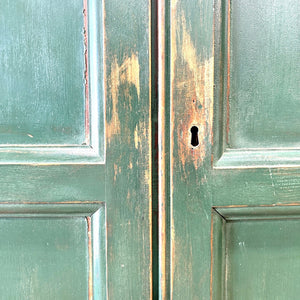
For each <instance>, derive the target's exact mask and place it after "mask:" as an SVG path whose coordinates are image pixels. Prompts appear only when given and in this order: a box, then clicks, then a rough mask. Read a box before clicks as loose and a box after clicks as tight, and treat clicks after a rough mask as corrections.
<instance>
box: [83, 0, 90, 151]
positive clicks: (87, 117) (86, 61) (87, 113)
mask: <svg viewBox="0 0 300 300" xmlns="http://www.w3.org/2000/svg"><path fill="white" fill-rule="evenodd" d="M87 9H88V3H87V0H83V22H84V28H83V39H84V66H85V70H84V81H85V144H86V145H89V144H90V100H89V57H88V56H89V55H88V12H87Z"/></svg>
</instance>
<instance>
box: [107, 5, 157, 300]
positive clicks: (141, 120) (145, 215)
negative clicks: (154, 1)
mask: <svg viewBox="0 0 300 300" xmlns="http://www.w3.org/2000/svg"><path fill="white" fill-rule="evenodd" d="M105 14H106V18H105V19H106V22H105V28H106V31H105V33H106V34H105V43H106V57H105V64H106V82H105V84H106V132H107V134H106V137H107V164H106V194H107V201H108V203H109V204H108V206H107V267H108V273H107V274H108V297H109V298H110V299H151V298H152V262H151V260H152V252H151V251H152V249H151V247H152V245H151V238H152V237H151V235H152V233H151V222H152V212H151V209H152V207H151V190H152V173H151V163H152V157H151V146H152V145H151V136H152V131H151V88H150V84H151V69H150V65H151V49H150V45H151V44H150V38H151V20H150V17H151V6H150V2H149V1H126V2H120V1H115V0H113V1H106V3H105Z"/></svg>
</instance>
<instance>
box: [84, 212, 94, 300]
mask: <svg viewBox="0 0 300 300" xmlns="http://www.w3.org/2000/svg"><path fill="white" fill-rule="evenodd" d="M86 221H87V234H88V253H89V279H88V280H89V283H88V284H89V291H88V298H89V300H92V299H93V251H92V224H91V217H86Z"/></svg>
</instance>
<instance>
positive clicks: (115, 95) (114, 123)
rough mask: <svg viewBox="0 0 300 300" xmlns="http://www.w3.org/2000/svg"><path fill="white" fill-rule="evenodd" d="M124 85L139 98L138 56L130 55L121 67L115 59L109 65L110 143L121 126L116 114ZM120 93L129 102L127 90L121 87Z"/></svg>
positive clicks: (129, 97)
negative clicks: (132, 90)
mask: <svg viewBox="0 0 300 300" xmlns="http://www.w3.org/2000/svg"><path fill="white" fill-rule="evenodd" d="M125 83H127V84H128V86H130V85H131V84H132V85H134V86H135V88H136V91H137V96H138V99H139V98H140V65H139V60H138V54H137V53H132V55H131V56H130V57H126V58H125V59H124V61H123V62H122V64H121V65H119V64H118V59H117V58H116V57H115V58H114V59H113V62H112V64H111V74H110V77H109V82H108V87H109V90H110V95H111V99H112V107H111V112H112V117H111V119H110V121H109V122H107V124H106V125H107V126H106V131H107V134H106V135H107V141H108V143H110V141H111V137H112V136H114V135H118V134H120V132H121V124H120V119H119V112H118V101H119V95H120V91H119V89H120V86H121V85H124V84H125ZM122 93H123V94H124V95H125V97H126V100H128V101H130V100H131V97H132V96H131V95H130V91H129V88H125V90H124V87H123V90H122Z"/></svg>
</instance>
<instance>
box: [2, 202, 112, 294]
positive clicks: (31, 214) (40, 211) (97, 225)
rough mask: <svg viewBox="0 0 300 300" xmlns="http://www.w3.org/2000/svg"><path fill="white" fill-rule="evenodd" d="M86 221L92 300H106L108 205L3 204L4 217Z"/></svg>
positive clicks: (90, 203) (89, 283)
mask: <svg viewBox="0 0 300 300" xmlns="http://www.w3.org/2000/svg"><path fill="white" fill-rule="evenodd" d="M78 217H81V218H86V221H87V236H88V245H87V249H88V256H89V257H88V264H89V274H88V286H89V287H88V290H89V299H106V297H107V284H106V206H105V203H104V202H100V201H76V202H74V201H73V202H52V203H49V202H46V203H41V202H12V203H9V202H6V203H4V202H1V203H0V219H1V218H78Z"/></svg>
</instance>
